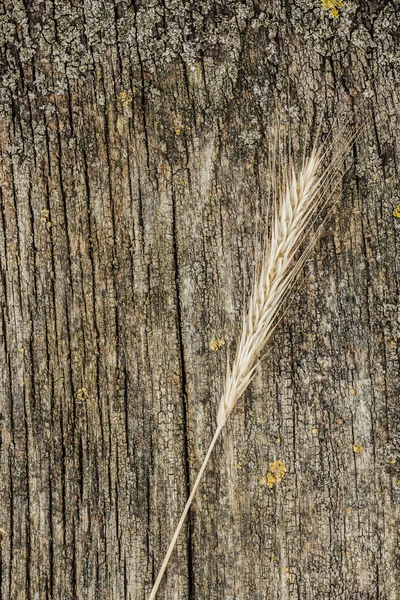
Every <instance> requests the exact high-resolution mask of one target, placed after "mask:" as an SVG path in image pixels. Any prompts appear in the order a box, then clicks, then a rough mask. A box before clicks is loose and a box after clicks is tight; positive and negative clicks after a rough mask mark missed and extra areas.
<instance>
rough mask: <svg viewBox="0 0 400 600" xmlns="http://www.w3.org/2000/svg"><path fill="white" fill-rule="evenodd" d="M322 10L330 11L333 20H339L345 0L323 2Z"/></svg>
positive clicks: (322, 0)
mask: <svg viewBox="0 0 400 600" xmlns="http://www.w3.org/2000/svg"><path fill="white" fill-rule="evenodd" d="M321 3H322V8H323V9H324V10H327V11H329V16H331V17H332V18H333V19H338V18H339V15H340V10H339V9H340V8H342V7H343V0H321Z"/></svg>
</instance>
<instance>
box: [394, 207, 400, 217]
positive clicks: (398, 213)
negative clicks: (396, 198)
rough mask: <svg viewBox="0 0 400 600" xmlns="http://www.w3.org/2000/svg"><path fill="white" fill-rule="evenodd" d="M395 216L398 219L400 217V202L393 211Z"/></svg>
mask: <svg viewBox="0 0 400 600" xmlns="http://www.w3.org/2000/svg"><path fill="white" fill-rule="evenodd" d="M393 216H394V217H397V218H398V219H400V204H398V205H397V206H396V207H395V209H394V211H393Z"/></svg>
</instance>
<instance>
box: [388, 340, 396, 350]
mask: <svg viewBox="0 0 400 600" xmlns="http://www.w3.org/2000/svg"><path fill="white" fill-rule="evenodd" d="M389 346H390V347H391V348H396V346H397V342H396V340H390V343H389Z"/></svg>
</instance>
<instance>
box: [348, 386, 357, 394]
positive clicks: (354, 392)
mask: <svg viewBox="0 0 400 600" xmlns="http://www.w3.org/2000/svg"><path fill="white" fill-rule="evenodd" d="M349 394H350V396H355V395H356V390H355V389H354V388H353V387H351V388H349Z"/></svg>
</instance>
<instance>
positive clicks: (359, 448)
mask: <svg viewBox="0 0 400 600" xmlns="http://www.w3.org/2000/svg"><path fill="white" fill-rule="evenodd" d="M364 450H365V448H364V446H361V444H353V452H355V453H356V454H361V453H362V452H364Z"/></svg>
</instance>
